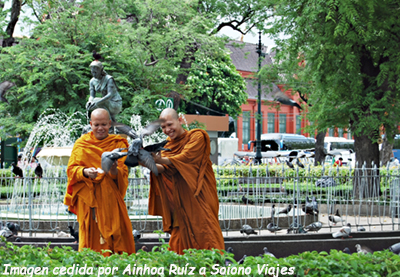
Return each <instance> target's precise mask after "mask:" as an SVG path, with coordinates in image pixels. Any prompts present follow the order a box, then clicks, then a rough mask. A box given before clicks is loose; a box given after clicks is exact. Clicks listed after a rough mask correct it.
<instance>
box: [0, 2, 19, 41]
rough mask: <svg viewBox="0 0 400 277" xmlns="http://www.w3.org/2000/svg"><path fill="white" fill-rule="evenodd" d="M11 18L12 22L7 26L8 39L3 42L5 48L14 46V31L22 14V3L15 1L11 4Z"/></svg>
mask: <svg viewBox="0 0 400 277" xmlns="http://www.w3.org/2000/svg"><path fill="white" fill-rule="evenodd" d="M11 5H12V6H11V16H10V22H9V23H8V25H7V29H6V34H7V37H6V38H5V39H4V40H3V47H9V46H12V45H13V43H14V41H15V40H14V38H13V34H14V29H15V26H16V25H17V22H18V18H19V14H20V13H21V1H20V0H13V1H12V4H11Z"/></svg>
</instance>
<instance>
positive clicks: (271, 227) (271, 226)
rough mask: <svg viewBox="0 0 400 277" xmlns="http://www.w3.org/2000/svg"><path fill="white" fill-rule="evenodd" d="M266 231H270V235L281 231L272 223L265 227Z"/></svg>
mask: <svg viewBox="0 0 400 277" xmlns="http://www.w3.org/2000/svg"><path fill="white" fill-rule="evenodd" d="M267 230H268V231H270V232H271V233H275V232H278V231H280V230H282V228H281V227H279V226H277V225H275V224H274V223H272V222H270V223H268V225H267Z"/></svg>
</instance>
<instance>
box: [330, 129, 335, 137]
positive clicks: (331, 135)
mask: <svg viewBox="0 0 400 277" xmlns="http://www.w3.org/2000/svg"><path fill="white" fill-rule="evenodd" d="M329 136H330V137H334V136H335V128H329Z"/></svg>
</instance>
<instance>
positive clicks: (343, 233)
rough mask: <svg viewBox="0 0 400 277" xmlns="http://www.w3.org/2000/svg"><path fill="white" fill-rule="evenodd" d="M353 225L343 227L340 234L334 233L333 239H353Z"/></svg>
mask: <svg viewBox="0 0 400 277" xmlns="http://www.w3.org/2000/svg"><path fill="white" fill-rule="evenodd" d="M350 234H351V224H350V223H347V225H346V226H343V228H341V229H340V230H339V231H338V232H335V233H332V237H333V238H342V239H344V238H351V237H352V236H350Z"/></svg>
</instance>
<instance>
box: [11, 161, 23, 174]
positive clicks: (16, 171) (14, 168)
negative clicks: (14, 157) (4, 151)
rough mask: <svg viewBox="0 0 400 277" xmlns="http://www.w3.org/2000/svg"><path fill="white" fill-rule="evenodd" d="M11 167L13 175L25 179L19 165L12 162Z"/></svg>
mask: <svg viewBox="0 0 400 277" xmlns="http://www.w3.org/2000/svg"><path fill="white" fill-rule="evenodd" d="M11 166H12V170H11V171H12V173H14V174H15V175H17V176H18V177H21V178H23V177H24V174H23V172H22V169H21V168H20V167H19V166H18V165H16V164H15V163H14V162H12V163H11Z"/></svg>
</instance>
